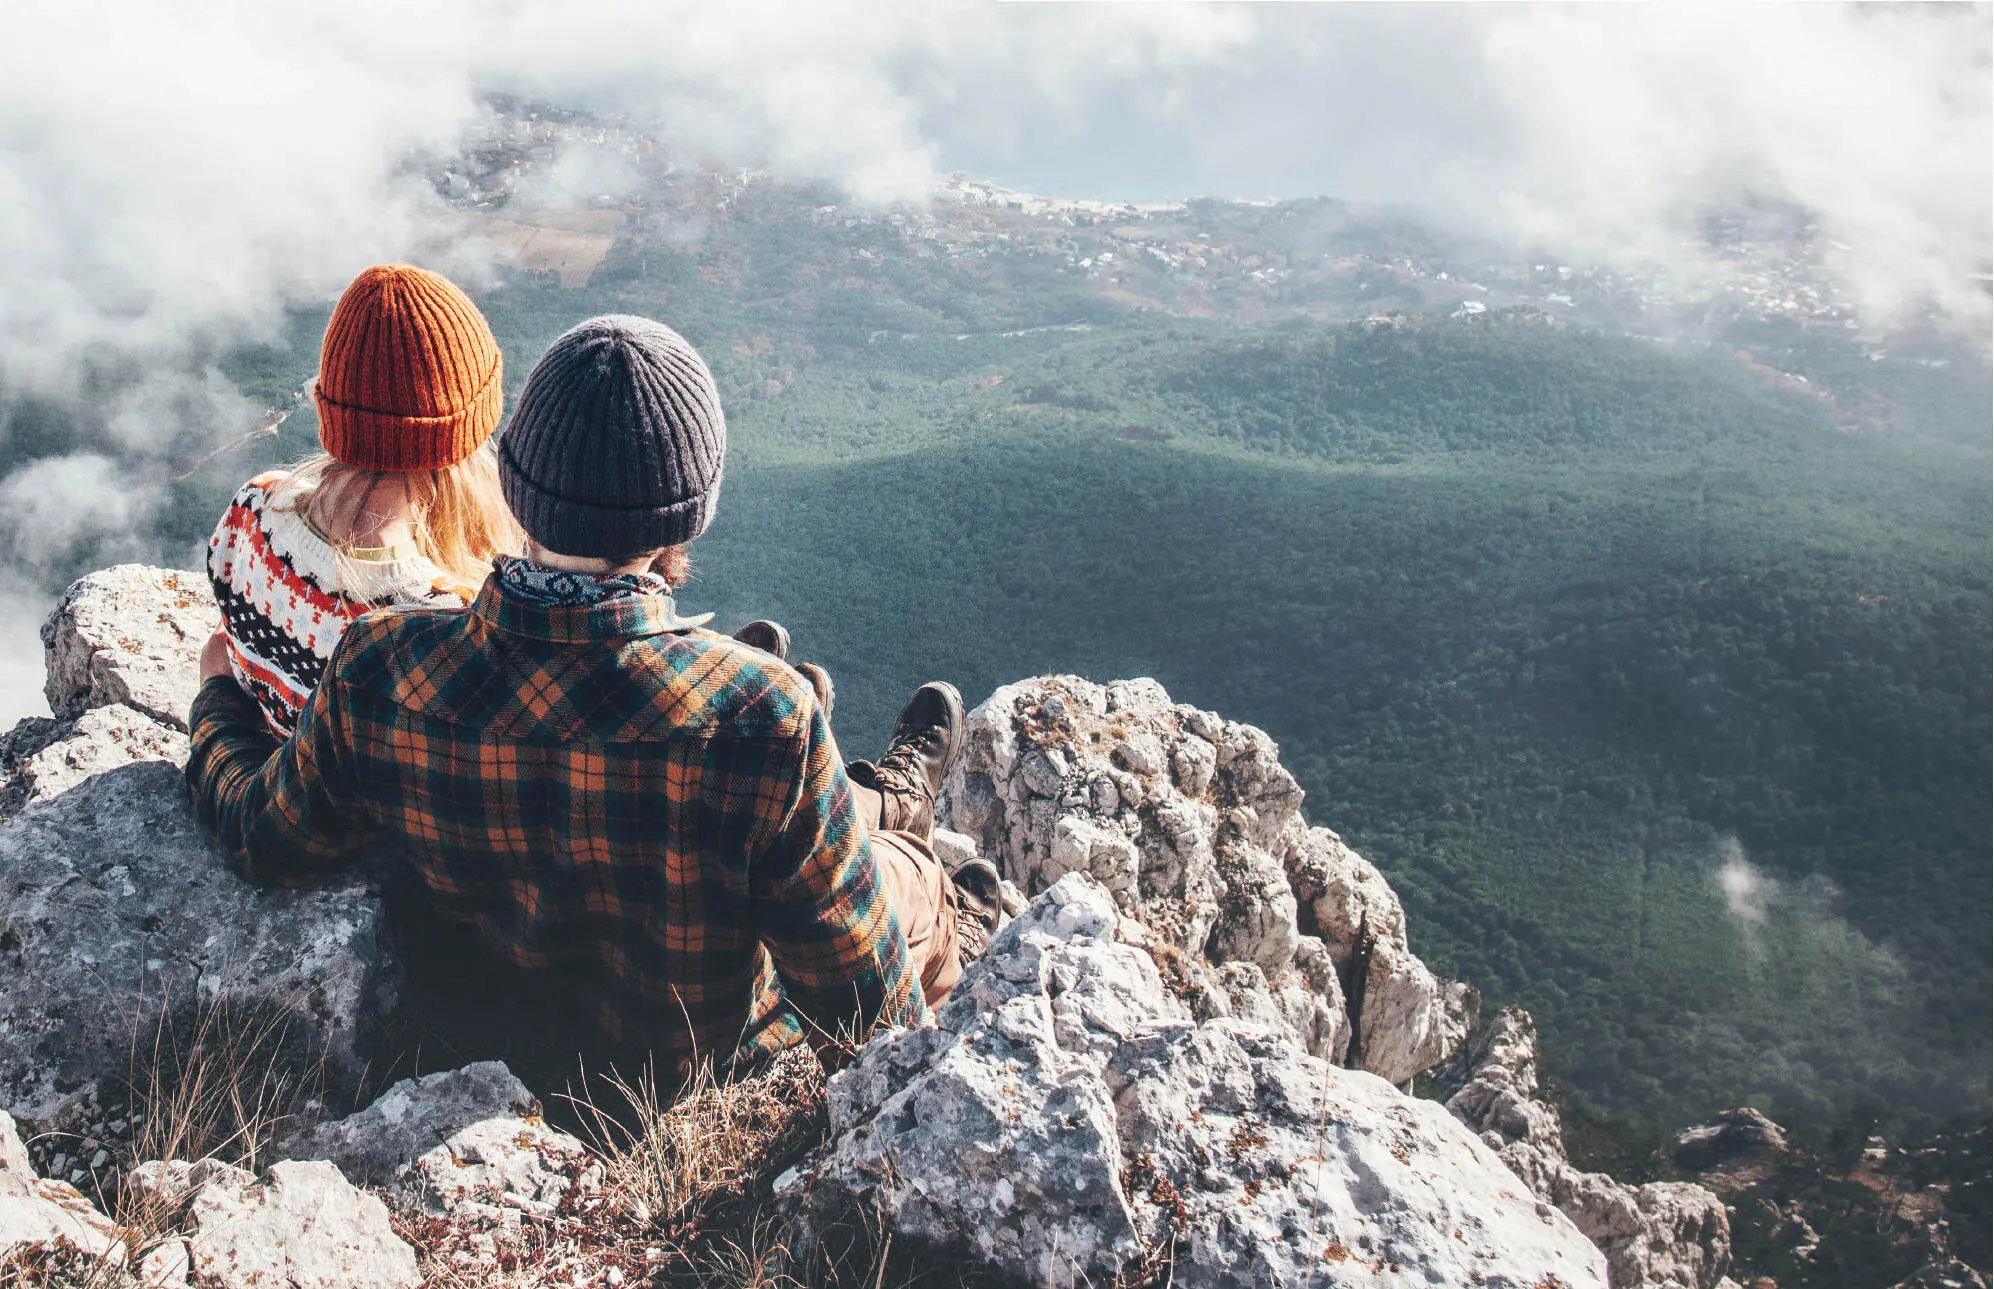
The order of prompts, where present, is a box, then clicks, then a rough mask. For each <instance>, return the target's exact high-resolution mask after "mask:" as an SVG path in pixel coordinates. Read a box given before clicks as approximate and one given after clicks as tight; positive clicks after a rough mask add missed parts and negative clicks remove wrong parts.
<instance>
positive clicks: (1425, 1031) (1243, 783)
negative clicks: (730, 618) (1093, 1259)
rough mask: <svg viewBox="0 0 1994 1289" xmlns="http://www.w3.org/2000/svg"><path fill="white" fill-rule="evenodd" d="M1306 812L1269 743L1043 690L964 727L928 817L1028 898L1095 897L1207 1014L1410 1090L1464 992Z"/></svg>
mask: <svg viewBox="0 0 1994 1289" xmlns="http://www.w3.org/2000/svg"><path fill="white" fill-rule="evenodd" d="M1301 801H1302V792H1301V789H1300V787H1298V786H1297V785H1296V783H1295V780H1294V777H1293V776H1292V775H1290V774H1289V773H1288V772H1287V771H1286V770H1285V769H1283V768H1282V766H1281V763H1280V754H1279V751H1278V749H1277V748H1276V747H1275V746H1274V742H1273V740H1272V739H1270V738H1268V736H1267V735H1266V734H1265V733H1264V732H1263V731H1261V730H1258V729H1255V728H1254V727H1252V726H1250V725H1240V724H1237V723H1235V722H1231V721H1227V720H1224V719H1222V718H1220V717H1219V716H1217V715H1216V714H1214V713H1211V712H1203V711H1199V710H1197V709H1195V708H1191V707H1185V706H1182V705H1178V704H1173V703H1172V702H1171V701H1170V696H1169V695H1168V694H1167V693H1165V692H1164V690H1163V687H1162V686H1160V685H1158V684H1157V683H1156V682H1155V681H1153V680H1127V681H1116V682H1115V683H1113V684H1110V685H1098V684H1095V683H1093V682H1091V681H1087V680H1082V679H1080V678H1078V677H1074V676H1042V677H1037V678H1034V679H1031V680H1026V681H1021V682H1019V683H1018V684H1015V685H1006V686H1004V687H1003V688H1001V689H999V690H998V691H997V692H996V693H994V694H992V695H991V696H990V698H989V699H987V700H986V701H985V702H983V703H982V704H981V705H979V706H978V707H977V708H976V709H975V710H974V711H972V712H971V713H969V716H968V719H967V721H966V724H965V739H964V750H963V755H962V756H961V757H960V758H959V760H958V761H957V763H956V765H955V767H954V768H953V769H952V770H951V772H950V774H949V778H948V781H947V783H946V784H945V785H944V788H943V792H942V798H941V802H940V813H941V816H942V819H943V821H944V822H945V823H946V824H947V825H948V826H949V827H950V828H952V829H959V830H960V832H961V833H962V834H963V835H965V836H966V837H967V838H969V839H971V841H972V843H973V844H974V845H975V846H977V847H980V848H981V851H982V853H983V854H984V855H986V856H988V857H989V858H990V859H992V860H993V861H994V862H995V863H996V864H997V867H998V869H999V871H1000V872H1002V873H1003V874H1004V876H1005V877H1006V878H1007V879H1008V880H1010V881H1013V882H1015V883H1017V885H1018V886H1019V887H1020V888H1021V889H1022V891H1023V893H1024V894H1025V895H1026V896H1027V897H1029V896H1030V895H1032V894H1035V893H1037V892H1039V891H1042V890H1045V889H1046V888H1047V887H1049V886H1051V885H1052V884H1053V883H1055V882H1057V881H1059V880H1060V879H1061V878H1063V877H1064V876H1066V875H1067V874H1068V873H1086V874H1087V875H1089V876H1091V877H1093V878H1094V879H1095V880H1097V881H1099V882H1101V883H1102V884H1103V885H1105V886H1106V887H1107V888H1108V889H1109V890H1110V891H1111V892H1113V893H1114V896H1115V900H1116V903H1117V905H1118V906H1119V907H1120V908H1121V909H1122V910H1123V911H1124V913H1126V914H1128V915H1129V916H1132V917H1134V918H1137V919H1139V920H1140V921H1141V922H1142V923H1143V924H1144V925H1145V926H1147V927H1148V928H1149V929H1150V930H1151V932H1152V933H1153V934H1154V935H1155V936H1156V937H1158V940H1159V942H1160V943H1162V944H1168V945H1170V946H1173V947H1174V948H1175V949H1176V950H1177V951H1179V952H1180V953H1181V954H1182V955H1183V957H1184V963H1185V968H1184V969H1185V970H1186V971H1187V972H1188V973H1189V975H1190V977H1191V978H1190V979H1189V980H1188V981H1187V982H1185V984H1186V989H1187V991H1188V994H1189V995H1191V996H1194V997H1195V999H1196V1002H1195V1006H1196V1007H1197V1008H1198V1009H1200V1012H1201V1014H1202V1015H1234V1014H1253V1015H1259V1016H1267V1015H1272V1016H1274V1017H1275V1018H1277V1023H1278V1024H1280V1025H1282V1026H1284V1027H1285V1028H1286V1029H1287V1030H1288V1031H1289V1032H1290V1033H1292V1034H1293V1035H1294V1036H1295V1037H1296V1038H1297V1039H1298V1040H1299V1041H1300V1042H1301V1043H1302V1044H1303V1045H1304V1047H1305V1048H1306V1049H1307V1050H1308V1051H1310V1052H1313V1053H1315V1054H1316V1055H1318V1056H1322V1057H1325V1058H1327V1059H1330V1060H1334V1061H1337V1062H1339V1063H1345V1064H1349V1065H1352V1066H1357V1067H1360V1068H1363V1069H1366V1070H1369V1071H1371V1072H1372V1073H1374V1074H1378V1075H1380V1076H1381V1077H1384V1078H1386V1079H1388V1080H1390V1081H1391V1082H1394V1083H1405V1082H1407V1081H1408V1080H1410V1079H1411V1078H1412V1077H1413V1076H1414V1075H1415V1074H1417V1073H1419V1072H1420V1071H1421V1070H1424V1069H1427V1068H1429V1067H1431V1066H1433V1065H1435V1064H1437V1063H1439V1062H1440V1061H1442V1060H1444V1059H1445V1058H1446V1057H1447V1055H1448V1054H1449V1053H1450V1052H1451V1051H1452V1050H1453V1049H1454V1048H1455V1047H1456V1046H1458V1045H1459V1043H1460V1041H1461V1039H1462V1038H1463V1037H1464V1036H1465V1035H1466V1033H1467V1031H1468V1029H1469V1028H1470V1025H1471V1023H1472V1013H1473V1010H1474V997H1473V993H1472V991H1470V990H1468V989H1467V988H1466V987H1465V986H1462V985H1458V984H1455V983H1453V982H1451V981H1443V980H1440V979H1437V978H1436V977H1435V976H1434V975H1433V973H1432V972H1430V971H1428V970H1427V968H1426V966H1425V964H1423V963H1421V962H1420V960H1419V959H1418V958H1417V957H1415V956H1414V955H1413V953H1412V951H1411V949H1410V947H1409V946H1408V944H1407V941H1406V933H1405V916H1404V913H1403V911H1402V910H1401V909H1400V907H1399V903H1398V899H1397V897H1396V896H1394V895H1393V894H1392V891H1391V888H1390V887H1389V886H1387V885H1386V884H1385V881H1384V879H1383V877H1382V876H1380V875H1379V874H1378V871H1377V870H1376V869H1375V868H1373V867H1372V866H1371V865H1369V864H1367V863H1365V862H1364V861H1363V860H1362V859H1361V858H1359V857H1358V856H1357V855H1356V854H1355V853H1354V852H1352V851H1350V850H1349V848H1348V847H1346V846H1343V844H1342V842H1341V841H1340V840H1337V839H1336V835H1335V834H1334V833H1331V832H1329V831H1328V830H1327V829H1310V828H1309V827H1308V826H1307V824H1306V822H1305V821H1304V820H1303V818H1302V816H1301V812H1300V811H1301ZM951 835H952V836H953V834H951ZM1332 843H1333V845H1332ZM1332 861H1333V862H1332ZM1367 913H1368V914H1369V916H1368V917H1367V916H1366V914H1367ZM1240 963H1250V964H1252V965H1253V966H1254V967H1256V968H1257V969H1258V973H1259V975H1258V979H1260V980H1261V981H1262V982H1264V986H1263V987H1262V988H1261V989H1260V991H1259V992H1260V996H1258V997H1254V998H1248V997H1247V996H1246V993H1245V992H1243V991H1250V990H1251V988H1252V986H1251V982H1252V980H1253V979H1255V977H1252V976H1247V975H1244V974H1241V973H1238V972H1234V973H1233V974H1232V975H1231V976H1230V977H1228V978H1227V979H1226V980H1225V981H1221V980H1220V978H1219V977H1220V975H1221V974H1222V973H1223V972H1224V971H1225V969H1227V968H1228V967H1230V966H1232V965H1234V964H1240ZM1353 964H1354V965H1353ZM1353 972H1354V973H1356V974H1355V975H1354V976H1353V975H1352V974H1351V973H1353ZM1358 977H1361V979H1359V978H1358Z"/></svg>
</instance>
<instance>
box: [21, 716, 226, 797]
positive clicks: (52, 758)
mask: <svg viewBox="0 0 1994 1289" xmlns="http://www.w3.org/2000/svg"><path fill="white" fill-rule="evenodd" d="M187 753H188V745H187V736H186V735H185V734H184V733H182V732H181V731H180V730H178V729H175V728H173V727H172V726H169V725H163V724H161V723H160V722H158V721H156V720H154V719H152V717H150V716H147V715H146V714H145V713H143V712H140V711H138V710H136V709H134V708H130V707H126V706H125V705H124V704H123V703H113V704H112V705H111V706H109V707H93V708H91V709H90V710H88V711H86V712H84V713H83V714H82V715H81V716H75V717H71V718H69V719H67V720H60V721H52V720H45V719H41V718H30V719H28V720H25V721H22V722H21V724H20V725H19V726H17V727H16V728H15V729H14V730H13V731H11V732H10V733H8V734H6V735H0V819H6V818H8V817H10V816H12V815H14V814H17V813H19V811H20V810H21V808H22V807H24V806H27V805H30V804H32V803H33V802H37V801H47V800H50V799H51V798H54V797H57V796H60V795H61V794H62V793H65V792H67V791H69V790H70V789H71V788H73V787H75V786H76V785H77V784H79V783H82V782H83V781H84V780H85V779H88V778H91V777H92V776H94V775H99V774H102V773H104V772H105V771H106V770H115V769H117V768H118V767H119V766H121V765H132V764H134V763H137V762H141V761H163V762H165V763H167V764H169V765H173V766H184V765H186V764H187Z"/></svg>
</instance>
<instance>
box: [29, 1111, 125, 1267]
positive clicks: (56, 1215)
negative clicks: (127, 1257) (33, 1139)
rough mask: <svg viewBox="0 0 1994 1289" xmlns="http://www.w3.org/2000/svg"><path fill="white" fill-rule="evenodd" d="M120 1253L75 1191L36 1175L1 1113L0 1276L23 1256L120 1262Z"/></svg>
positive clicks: (116, 1239)
mask: <svg viewBox="0 0 1994 1289" xmlns="http://www.w3.org/2000/svg"><path fill="white" fill-rule="evenodd" d="M124 1248H125V1246H124V1243H123V1240H122V1239H121V1237H120V1236H119V1234H118V1230H117V1227H116V1225H115V1224H114V1223H112V1221H111V1219H109V1218H108V1217H105V1216H104V1215H103V1214H102V1213H99V1212H98V1211H97V1209H96V1208H95V1207H94V1206H93V1205H92V1204H91V1203H90V1201H89V1200H86V1199H84V1198H83V1195H82V1193H81V1192H79V1191H78V1190H77V1189H76V1188H75V1187H74V1186H71V1185H70V1184H69V1183H68V1182H62V1181H55V1180H52V1179H49V1178H42V1177H37V1176H35V1172H34V1169H33V1167H32V1166H31V1165H30V1164H29V1163H28V1148H27V1146H26V1145H25V1144H23V1143H22V1141H21V1137H20V1134H19V1133H18V1132H17V1131H16V1130H15V1127H14V1121H13V1119H12V1118H11V1117H9V1116H8V1115H6V1114H4V1113H0V1271H4V1269H5V1268H6V1266H7V1263H8V1262H9V1260H11V1259H15V1258H18V1257H20V1256H21V1255H23V1254H29V1253H38V1252H53V1251H56V1250H61V1249H67V1250H73V1251H75V1252H76V1253H79V1254H81V1255H83V1256H84V1257H85V1258H91V1259H99V1260H104V1261H109V1262H112V1263H122V1262H123V1261H124ZM0 1279H4V1277H0Z"/></svg>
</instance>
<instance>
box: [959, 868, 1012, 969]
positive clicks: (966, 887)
mask: <svg viewBox="0 0 1994 1289" xmlns="http://www.w3.org/2000/svg"><path fill="white" fill-rule="evenodd" d="M949 880H950V881H951V882H953V883H954V884H955V952H956V958H957V959H958V960H959V961H960V962H961V963H962V965H963V966H965V967H966V966H968V965H969V964H970V963H971V962H974V961H975V960H976V959H978V958H980V957H982V956H983V951H984V950H986V949H988V948H989V947H990V940H991V937H992V936H995V935H996V934H997V932H998V931H1000V930H1002V929H1003V927H1004V924H1005V923H1006V922H1008V921H1010V918H1009V917H1007V916H1006V915H1005V909H1004V883H1003V881H1002V880H1001V879H1000V878H999V877H998V876H997V866H996V865H995V864H993V863H991V862H990V861H989V860H987V859H984V858H982V857H981V856H977V857H975V858H972V859H966V860H964V861H963V862H962V863H961V864H959V865H957V866H956V869H955V871H954V872H952V873H950V874H949Z"/></svg>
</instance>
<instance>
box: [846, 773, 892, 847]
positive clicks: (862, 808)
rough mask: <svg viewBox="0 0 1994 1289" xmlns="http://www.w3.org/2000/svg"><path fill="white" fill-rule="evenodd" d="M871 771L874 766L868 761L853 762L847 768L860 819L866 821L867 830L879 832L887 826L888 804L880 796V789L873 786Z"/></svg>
mask: <svg viewBox="0 0 1994 1289" xmlns="http://www.w3.org/2000/svg"><path fill="white" fill-rule="evenodd" d="M871 769H872V764H871V762H868V761H853V762H851V763H850V764H849V765H847V766H846V767H845V771H846V774H847V776H848V777H849V778H850V779H851V781H852V804H853V806H855V807H856V808H857V810H858V812H859V818H861V819H863V820H865V826H866V827H867V828H869V829H871V830H872V831H873V832H878V831H879V830H880V829H881V828H884V827H885V826H886V822H885V814H884V811H885V806H886V802H885V799H884V798H883V797H881V796H880V795H879V789H878V788H875V787H873V786H872V783H871V781H870V780H871V778H872V776H871V774H870V773H868V772H869V771H870V770H871Z"/></svg>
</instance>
